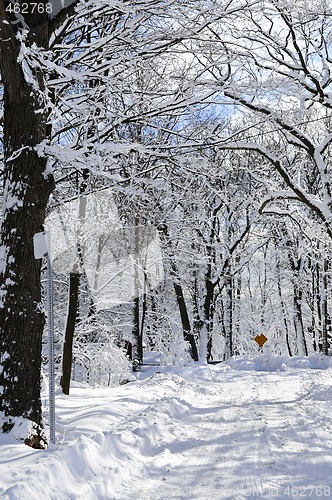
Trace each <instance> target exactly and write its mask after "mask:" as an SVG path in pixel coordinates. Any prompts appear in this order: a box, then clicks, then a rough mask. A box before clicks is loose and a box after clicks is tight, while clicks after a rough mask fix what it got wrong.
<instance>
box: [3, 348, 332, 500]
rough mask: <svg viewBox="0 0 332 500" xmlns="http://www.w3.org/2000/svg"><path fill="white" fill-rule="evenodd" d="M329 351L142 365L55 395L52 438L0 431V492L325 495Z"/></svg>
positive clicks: (330, 493) (331, 386) (330, 456)
mask: <svg viewBox="0 0 332 500" xmlns="http://www.w3.org/2000/svg"><path fill="white" fill-rule="evenodd" d="M331 367H332V359H331V358H329V357H325V356H322V355H314V356H310V357H308V358H287V357H284V356H282V357H271V356H267V355H261V356H258V357H256V358H251V359H241V358H233V359H231V360H230V361H228V362H225V363H220V364H216V365H204V364H193V365H190V366H187V367H183V368H174V367H171V366H165V367H160V366H146V367H143V371H142V373H141V374H138V375H137V379H135V380H134V381H132V382H130V383H128V384H126V385H122V386H120V387H113V388H110V387H107V388H105V387H96V388H91V387H88V386H84V385H81V384H78V383H74V384H73V385H74V387H73V388H72V391H71V395H70V396H69V397H65V396H64V395H61V394H60V393H58V394H57V398H56V412H57V415H56V440H57V442H56V445H55V446H53V445H52V446H51V447H50V448H49V449H48V450H46V451H40V450H32V449H31V448H28V447H27V446H25V445H23V444H21V443H19V442H17V432H16V434H15V432H12V433H10V434H7V435H2V436H1V438H0V444H1V446H0V496H1V498H3V499H5V500H14V499H15V500H16V499H22V500H25V499H27V500H34V499H40V498H43V499H44V500H47V499H53V500H55V499H56V500H61V499H66V500H67V499H72V500H74V499H91V500H92V499H98V500H99V499H105V500H106V499H107V500H111V499H119V500H126V499H128V500H130V499H137V500H150V499H169V498H176V499H199V500H207V499H210V498H215V499H236V500H241V499H252V498H265V499H268V498H278V499H290V498H298V497H299V496H302V497H304V498H332V444H331V438H330V434H331V426H332V405H331V400H332V378H331Z"/></svg>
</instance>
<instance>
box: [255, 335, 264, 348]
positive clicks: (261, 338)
mask: <svg viewBox="0 0 332 500" xmlns="http://www.w3.org/2000/svg"><path fill="white" fill-rule="evenodd" d="M254 340H255V341H256V342H257V344H258V345H259V347H263V345H264V344H265V342H266V341H267V337H265V335H264V333H261V334H260V335H256V337H255V338H254Z"/></svg>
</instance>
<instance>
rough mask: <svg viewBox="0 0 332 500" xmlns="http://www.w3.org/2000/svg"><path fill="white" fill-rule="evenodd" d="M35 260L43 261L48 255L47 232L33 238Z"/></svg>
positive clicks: (37, 234)
mask: <svg viewBox="0 0 332 500" xmlns="http://www.w3.org/2000/svg"><path fill="white" fill-rule="evenodd" d="M33 250H34V254H35V259H42V258H43V257H45V256H46V255H47V253H48V249H47V239H46V232H45V231H42V232H41V233H36V234H35V235H34V237H33Z"/></svg>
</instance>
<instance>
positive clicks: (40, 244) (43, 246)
mask: <svg viewBox="0 0 332 500" xmlns="http://www.w3.org/2000/svg"><path fill="white" fill-rule="evenodd" d="M34 253H35V258H36V259H42V258H43V257H46V263H47V326H48V352H49V354H48V369H49V384H48V387H49V426H50V441H51V443H53V444H55V375H54V319H53V272H52V262H51V235H50V232H49V231H47V232H41V233H36V234H35V235H34Z"/></svg>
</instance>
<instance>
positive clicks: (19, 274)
mask: <svg viewBox="0 0 332 500" xmlns="http://www.w3.org/2000/svg"><path fill="white" fill-rule="evenodd" d="M4 9H5V2H4V1H3V0H0V21H1V20H2V19H4V17H5V12H4ZM34 31H35V35H31V37H32V36H34V41H35V42H36V44H37V45H38V46H41V47H45V46H46V41H47V24H46V28H44V29H43V27H41V26H38V29H37V28H36V29H35V30H34ZM1 38H2V40H1V49H0V70H1V75H2V79H3V82H4V98H3V99H4V158H5V164H4V171H3V175H2V179H3V182H4V207H3V219H2V226H1V236H0V259H1V268H0V294H1V296H0V299H1V302H0V356H1V357H0V364H1V367H0V386H1V387H2V397H1V402H0V411H2V412H3V414H4V417H5V421H4V424H3V431H8V430H10V428H11V427H12V425H13V422H12V417H15V416H23V417H26V418H28V419H30V420H31V421H32V422H33V423H34V427H35V432H34V433H35V437H34V438H32V439H30V440H29V441H27V444H30V445H31V446H34V447H40V446H42V445H43V440H42V438H41V433H42V412H41V398H40V378H41V348H42V334H43V328H44V313H43V308H42V305H41V285H40V273H41V260H36V259H35V257H34V249H33V236H34V234H35V233H37V232H39V231H42V230H43V223H44V219H45V210H46V205H47V202H48V198H49V195H50V193H51V191H52V189H53V178H52V176H50V175H47V173H46V160H45V158H41V157H39V156H38V155H37V153H36V151H35V146H36V145H37V144H39V143H40V142H41V141H42V140H44V139H45V138H46V137H47V113H46V110H45V109H44V107H43V102H42V100H41V98H40V99H39V98H38V94H39V91H37V90H36V88H35V87H34V85H39V88H40V95H42V90H43V81H42V78H41V76H40V75H39V74H37V73H36V74H35V75H34V77H35V81H34V82H33V83H30V82H29V81H27V79H26V78H25V76H24V74H23V72H22V69H21V65H20V63H19V62H18V56H19V49H20V42H19V41H18V39H17V37H16V33H15V31H14V28H12V26H10V25H5V24H3V23H2V26H1ZM31 43H32V40H30V44H31ZM41 109H42V112H40V110H41ZM37 111H38V112H37Z"/></svg>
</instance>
